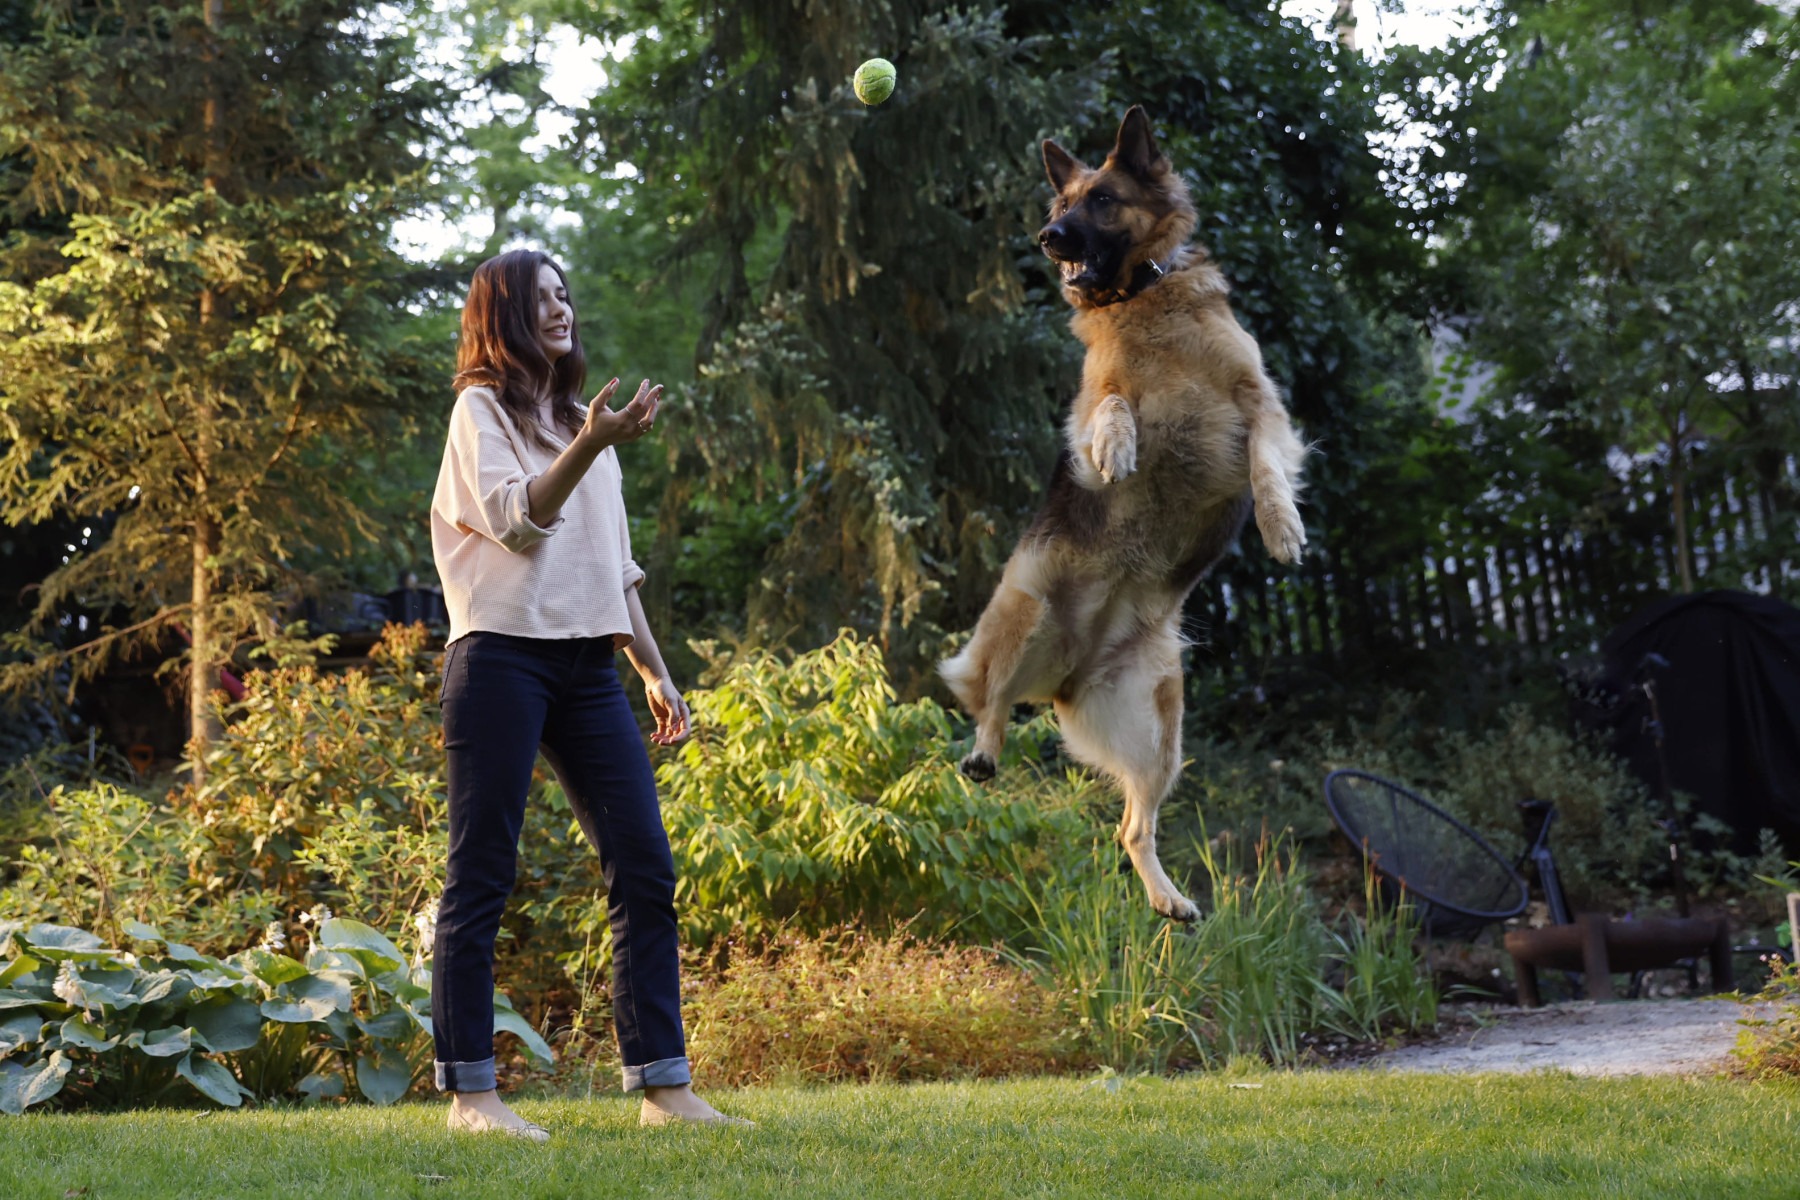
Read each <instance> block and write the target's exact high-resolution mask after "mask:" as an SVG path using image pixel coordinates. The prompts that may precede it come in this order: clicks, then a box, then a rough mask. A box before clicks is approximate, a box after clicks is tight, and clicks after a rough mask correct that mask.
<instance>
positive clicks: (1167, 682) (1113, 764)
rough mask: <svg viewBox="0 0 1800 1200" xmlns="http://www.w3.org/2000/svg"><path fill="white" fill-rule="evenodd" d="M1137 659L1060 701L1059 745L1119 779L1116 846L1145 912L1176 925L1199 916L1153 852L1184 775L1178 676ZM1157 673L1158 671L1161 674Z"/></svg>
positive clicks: (1176, 672) (1177, 671) (1157, 664)
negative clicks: (1160, 817)
mask: <svg viewBox="0 0 1800 1200" xmlns="http://www.w3.org/2000/svg"><path fill="white" fill-rule="evenodd" d="M1161 657H1162V656H1161V655H1156V654H1145V655H1144V659H1145V660H1150V661H1142V662H1140V663H1138V664H1133V665H1132V666H1130V667H1127V668H1126V669H1125V670H1123V671H1118V672H1115V673H1114V674H1113V675H1112V677H1111V678H1110V679H1109V681H1108V682H1107V683H1104V684H1100V685H1097V686H1095V687H1093V688H1091V689H1089V690H1087V691H1085V692H1083V693H1082V694H1081V695H1078V696H1076V697H1075V698H1074V699H1073V700H1072V701H1068V702H1065V701H1061V700H1059V701H1058V702H1057V705H1056V712H1057V716H1058V717H1059V718H1060V720H1061V724H1062V734H1063V744H1064V746H1065V747H1067V749H1068V750H1069V752H1070V753H1071V754H1073V755H1074V756H1075V757H1076V758H1077V759H1080V760H1081V761H1082V762H1085V763H1088V764H1089V765H1090V766H1094V767H1098V768H1099V769H1100V770H1102V771H1105V772H1106V773H1107V774H1109V775H1111V776H1112V777H1113V778H1114V779H1117V780H1118V781H1119V787H1120V790H1121V791H1123V792H1124V793H1125V817H1124V819H1123V820H1122V821H1121V822H1120V823H1119V841H1120V842H1121V843H1122V844H1123V845H1124V847H1125V853H1126V854H1128V855H1130V856H1131V865H1132V866H1133V867H1134V868H1136V870H1137V874H1138V878H1139V879H1141V880H1142V881H1143V884H1144V890H1145V892H1147V893H1148V894H1149V897H1150V907H1151V908H1154V909H1155V910H1156V911H1157V912H1159V913H1161V914H1162V915H1163V916H1165V917H1170V918H1172V919H1174V920H1177V921H1192V920H1194V919H1195V918H1196V917H1198V916H1199V915H1200V910H1199V909H1198V908H1196V907H1195V906H1194V903H1193V901H1191V900H1189V899H1188V898H1187V897H1186V896H1183V895H1182V894H1181V892H1180V890H1179V889H1178V888H1176V886H1175V884H1174V882H1173V881H1172V880H1170V878H1169V876H1168V873H1167V872H1166V871H1164V870H1163V866H1162V860H1161V859H1159V858H1158V857H1157V854H1156V812H1157V810H1158V809H1159V808H1161V807H1162V802H1163V799H1164V798H1165V797H1166V796H1167V795H1168V794H1169V790H1170V789H1171V788H1173V787H1174V786H1175V777H1176V775H1177V773H1178V772H1179V771H1180V770H1181V671H1180V668H1179V665H1178V660H1177V665H1176V666H1175V668H1174V669H1172V670H1171V669H1168V666H1167V664H1166V663H1160V662H1155V661H1153V660H1155V659H1158V658H1161ZM1158 668H1161V669H1160V670H1159V669H1158Z"/></svg>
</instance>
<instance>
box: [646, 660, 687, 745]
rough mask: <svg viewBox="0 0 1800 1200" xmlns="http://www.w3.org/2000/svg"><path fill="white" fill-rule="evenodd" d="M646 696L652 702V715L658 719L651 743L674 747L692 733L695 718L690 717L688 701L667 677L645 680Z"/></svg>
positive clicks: (651, 736)
mask: <svg viewBox="0 0 1800 1200" xmlns="http://www.w3.org/2000/svg"><path fill="white" fill-rule="evenodd" d="M644 696H645V698H646V699H648V700H649V701H650V714H651V715H652V716H654V717H655V718H656V732H655V733H653V734H651V735H650V740H651V741H653V742H655V743H656V744H657V745H659V746H673V745H674V744H675V743H676V742H679V741H681V740H682V739H683V738H685V737H687V735H688V734H689V733H690V732H692V730H693V718H692V717H690V716H689V715H688V706H687V701H685V700H683V699H682V698H681V692H680V691H679V690H677V689H676V687H675V684H674V681H672V680H671V679H670V678H669V677H668V676H667V675H664V676H662V677H660V678H658V679H647V680H645V681H644Z"/></svg>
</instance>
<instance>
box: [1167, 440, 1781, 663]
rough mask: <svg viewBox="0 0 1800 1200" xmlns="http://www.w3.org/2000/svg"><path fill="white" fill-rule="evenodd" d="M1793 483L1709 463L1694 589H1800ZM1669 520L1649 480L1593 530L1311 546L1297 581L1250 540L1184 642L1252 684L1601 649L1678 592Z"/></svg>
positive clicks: (1542, 526)
mask: <svg viewBox="0 0 1800 1200" xmlns="http://www.w3.org/2000/svg"><path fill="white" fill-rule="evenodd" d="M1783 469H1784V472H1785V474H1784V476H1783V477H1781V478H1779V479H1777V480H1776V484H1775V488H1774V489H1773V491H1775V492H1778V493H1781V494H1782V495H1783V496H1784V497H1785V499H1778V497H1777V496H1775V495H1771V494H1770V492H1771V489H1769V488H1767V487H1761V488H1759V487H1755V486H1752V485H1751V484H1750V483H1748V482H1747V481H1746V478H1745V477H1744V476H1743V475H1742V474H1736V473H1731V472H1728V471H1726V470H1724V469H1722V468H1720V467H1718V466H1715V465H1713V464H1707V463H1704V462H1700V463H1698V464H1697V467H1696V470H1695V471H1694V478H1693V480H1692V482H1691V483H1690V485H1689V504H1688V508H1689V528H1690V545H1691V547H1692V552H1693V560H1694V561H1693V568H1694V578H1695V581H1696V586H1697V587H1734V588H1740V589H1743V590H1746V591H1756V592H1764V593H1773V594H1775V595H1782V596H1790V597H1791V596H1793V595H1794V594H1795V592H1796V591H1797V590H1800V588H1797V587H1796V585H1797V584H1800V541H1797V539H1796V535H1795V532H1794V530H1795V520H1794V517H1793V515H1792V511H1791V510H1792V499H1791V498H1792V497H1794V496H1796V495H1800V469H1797V467H1796V463H1795V460H1794V459H1793V458H1789V459H1788V460H1787V462H1786V463H1785V465H1784V468H1783ZM1784 503H1785V504H1786V505H1787V509H1785V510H1784V509H1783V508H1782V507H1781V505H1782V504H1784ZM1784 512H1785V513H1786V514H1787V515H1785V516H1784V515H1783V514H1784ZM1670 514H1671V500H1670V495H1669V492H1668V490H1667V488H1666V486H1665V485H1664V483H1663V481H1662V480H1661V478H1660V477H1659V476H1657V475H1655V474H1654V473H1651V472H1645V473H1642V474H1639V475H1636V476H1633V477H1632V478H1629V479H1627V480H1624V481H1621V482H1620V484H1619V486H1618V488H1617V490H1616V491H1614V492H1611V493H1610V494H1609V495H1608V496H1607V497H1606V498H1605V501H1604V502H1602V503H1597V504H1596V511H1595V513H1593V514H1592V515H1591V516H1590V517H1589V519H1587V520H1585V521H1583V522H1580V523H1577V522H1573V521H1570V522H1567V523H1564V524H1562V525H1560V526H1559V525H1558V524H1556V523H1553V522H1552V521H1550V520H1549V519H1547V518H1539V519H1537V520H1535V521H1525V522H1521V521H1519V520H1518V519H1517V518H1516V517H1511V518H1509V517H1507V516H1505V515H1501V514H1493V513H1483V512H1470V513H1466V514H1464V516H1463V519H1462V520H1460V521H1459V522H1457V523H1455V524H1454V525H1448V524H1447V525H1446V526H1444V527H1443V528H1442V529H1441V530H1440V531H1439V535H1438V537H1437V538H1436V539H1435V540H1434V541H1433V542H1432V544H1429V545H1423V546H1419V547H1418V548H1417V549H1416V550H1414V551H1413V552H1411V553H1408V554H1388V555H1382V556H1376V555H1371V554H1367V553H1364V552H1361V548H1360V547H1359V546H1358V545H1357V544H1356V539H1355V538H1354V537H1352V536H1350V535H1349V534H1343V533H1340V534H1339V535H1337V536H1335V537H1334V536H1330V535H1325V536H1320V535H1318V534H1315V533H1312V532H1309V535H1308V536H1309V537H1310V538H1312V539H1313V540H1311V541H1309V543H1308V545H1307V553H1306V558H1305V560H1304V561H1303V562H1302V564H1301V565H1300V566H1299V567H1298V568H1292V567H1286V566H1283V565H1281V564H1278V563H1275V562H1273V561H1272V560H1271V559H1269V557H1268V556H1267V554H1266V553H1265V552H1264V550H1263V548H1262V546H1261V543H1260V539H1259V538H1258V537H1257V535H1256V533H1255V530H1254V528H1253V527H1252V528H1247V529H1246V531H1245V536H1244V538H1243V539H1242V544H1243V551H1244V552H1243V553H1242V554H1241V555H1239V556H1237V557H1235V558H1232V559H1229V560H1227V562H1226V563H1224V564H1221V566H1220V568H1219V569H1218V570H1217V571H1216V572H1215V573H1214V575H1213V576H1212V577H1211V578H1209V579H1207V580H1205V581H1203V582H1202V583H1201V585H1200V588H1199V590H1198V591H1197V592H1196V593H1195V595H1194V596H1193V598H1192V599H1191V600H1190V601H1189V607H1188V619H1187V633H1188V635H1189V636H1190V637H1191V638H1192V639H1193V640H1194V642H1195V656H1196V659H1197V662H1198V663H1199V664H1203V665H1205V666H1207V667H1208V668H1209V669H1211V670H1215V671H1218V672H1221V673H1223V674H1224V675H1226V676H1227V677H1231V676H1237V677H1245V678H1254V677H1256V676H1258V675H1260V674H1263V673H1265V672H1267V671H1269V670H1270V669H1272V668H1276V667H1280V666H1283V665H1300V664H1313V665H1318V666H1328V665H1329V664H1330V663H1331V662H1334V661H1343V660H1345V659H1346V657H1349V658H1357V659H1360V658H1362V657H1363V656H1364V655H1365V654H1366V653H1367V652H1369V651H1379V650H1382V649H1388V650H1393V649H1401V648H1409V649H1413V650H1419V651H1434V650H1444V649H1449V648H1461V649H1470V650H1477V649H1487V648H1492V647H1502V646H1503V647H1507V648H1509V649H1511V650H1513V651H1515V652H1519V653H1522V654H1524V655H1526V656H1528V657H1535V656H1540V655H1541V656H1546V657H1550V656H1557V655H1561V654H1565V653H1571V652H1574V653H1579V652H1582V651H1591V650H1594V649H1596V648H1597V647H1598V645H1599V643H1600V641H1601V640H1602V639H1603V638H1604V637H1605V636H1606V634H1607V633H1608V632H1609V631H1610V630H1611V629H1613V628H1614V627H1615V626H1617V625H1618V624H1619V623H1620V622H1622V621H1624V620H1625V619H1626V618H1627V617H1629V616H1630V615H1631V614H1632V613H1633V612H1634V611H1636V610H1637V609H1639V608H1641V607H1642V606H1643V605H1644V604H1646V603H1648V602H1650V601H1651V600H1654V599H1656V598H1657V597H1660V596H1664V595H1668V594H1669V593H1671V592H1673V591H1675V590H1677V589H1678V587H1679V580H1680V570H1679V568H1678V566H1677V564H1676V559H1675V545H1674V533H1673V528H1672V525H1671V521H1670Z"/></svg>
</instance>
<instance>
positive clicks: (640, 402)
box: [580, 379, 663, 450]
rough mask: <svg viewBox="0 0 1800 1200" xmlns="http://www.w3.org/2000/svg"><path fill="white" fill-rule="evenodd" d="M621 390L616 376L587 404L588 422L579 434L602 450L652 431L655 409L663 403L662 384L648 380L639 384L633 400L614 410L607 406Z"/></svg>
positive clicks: (633, 440) (632, 440)
mask: <svg viewBox="0 0 1800 1200" xmlns="http://www.w3.org/2000/svg"><path fill="white" fill-rule="evenodd" d="M618 390H619V381H618V380H617V379H614V380H613V381H612V382H611V383H609V384H607V385H606V386H605V387H603V388H601V389H600V393H599V395H597V396H595V397H594V399H593V402H592V403H590V404H589V405H588V415H587V424H585V425H583V426H582V427H581V435H580V436H581V437H582V438H583V439H584V440H586V441H589V442H592V443H594V444H595V445H598V446H599V447H600V448H601V449H602V450H604V449H605V448H606V447H608V446H618V445H622V444H624V443H626V442H635V441H637V440H638V439H639V438H641V437H643V436H644V435H645V434H646V433H649V432H650V430H651V428H652V427H653V426H655V424H656V410H657V409H658V408H659V407H660V406H661V401H662V390H663V389H662V384H660V383H658V384H655V385H652V384H651V382H650V381H649V380H648V379H646V380H644V381H643V382H642V383H640V384H638V390H637V395H636V396H633V397H632V398H631V403H630V404H627V405H626V406H625V407H624V408H621V409H619V410H618V411H617V412H614V411H613V410H612V409H610V408H608V407H607V405H608V404H610V403H611V402H612V398H613V393H614V392H616V391H618Z"/></svg>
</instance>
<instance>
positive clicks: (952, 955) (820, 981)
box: [684, 928, 1091, 1087]
mask: <svg viewBox="0 0 1800 1200" xmlns="http://www.w3.org/2000/svg"><path fill="white" fill-rule="evenodd" d="M721 954H722V955H724V956H725V958H726V965H725V966H724V967H723V969H720V970H715V971H709V970H708V969H707V968H706V967H705V965H704V964H695V965H694V966H693V967H692V968H691V969H690V971H689V977H690V979H691V980H693V982H692V983H690V984H689V986H688V996H687V1001H686V1005H685V1014H684V1016H685V1020H686V1023H687V1028H688V1036H689V1042H688V1053H689V1055H690V1056H691V1057H692V1059H693V1063H694V1071H695V1074H696V1075H697V1076H698V1077H699V1078H701V1079H703V1080H704V1081H706V1082H707V1083H713V1084H725V1085H729V1086H734V1087H736V1086H743V1085H745V1084H752V1083H771V1082H795V1081H814V1082H821V1083H827V1082H830V1083H836V1082H848V1081H855V1082H867V1081H872V1080H920V1079H972V1078H994V1077H998V1076H1007V1075H1029V1074H1042V1073H1045V1072H1050V1071H1058V1070H1069V1069H1076V1068H1081V1067H1085V1066H1086V1065H1088V1063H1089V1062H1091V1057H1090V1052H1089V1051H1088V1049H1087V1046H1086V1039H1085V1037H1084V1036H1083V1035H1082V1031H1081V1030H1080V1028H1079V1027H1078V1026H1077V1025H1076V1024H1075V1022H1074V1020H1073V1019H1072V1014H1071V1013H1070V1011H1069V1009H1068V1007H1067V1005H1066V1004H1065V1003H1064V1002H1063V1001H1062V1000H1061V998H1059V996H1058V995H1057V994H1056V993H1054V992H1052V991H1051V990H1049V989H1047V988H1045V987H1044V986H1043V985H1042V984H1041V983H1039V982H1038V980H1037V979H1035V978H1034V977H1033V976H1032V975H1031V974H1030V973H1029V972H1027V971H1024V970H1021V969H1020V968H1019V967H1017V966H1016V965H1013V964H1011V963H1008V962H1006V961H1004V960H1003V959H1002V958H1000V957H999V956H998V955H996V954H995V953H994V952H993V951H991V950H984V949H978V948H975V947H969V946H948V945H940V944H935V943H932V942H927V941H922V940H920V939H918V938H915V937H914V936H912V935H911V934H910V933H909V932H907V931H904V930H902V931H899V932H895V933H892V934H889V935H886V936H881V937H871V936H868V935H866V934H863V933H859V932H855V931H853V930H850V929H847V928H843V929H835V930H827V931H825V932H824V933H821V934H818V935H816V936H808V935H804V934H801V933H798V932H796V931H792V930H788V931H783V932H781V933H779V934H777V935H775V936H774V937H772V938H770V939H768V940H767V941H766V942H764V943H762V944H761V945H760V946H759V947H758V948H756V949H751V948H749V947H747V946H746V945H744V944H742V943H741V942H738V941H735V940H734V941H731V942H728V943H725V944H724V946H723V947H722V948H721Z"/></svg>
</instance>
